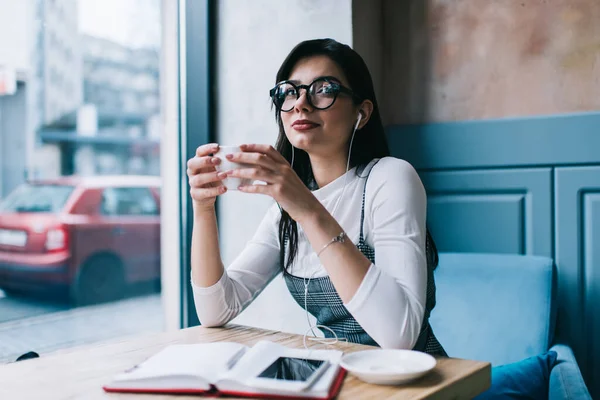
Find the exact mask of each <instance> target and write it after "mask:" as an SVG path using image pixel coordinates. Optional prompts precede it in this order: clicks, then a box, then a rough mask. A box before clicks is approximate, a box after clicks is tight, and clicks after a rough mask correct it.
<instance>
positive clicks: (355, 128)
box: [354, 112, 362, 132]
mask: <svg viewBox="0 0 600 400" xmlns="http://www.w3.org/2000/svg"><path fill="white" fill-rule="evenodd" d="M361 120H362V113H361V112H359V113H358V118H356V124H355V125H354V132H356V130H357V129H358V125H360V121H361Z"/></svg>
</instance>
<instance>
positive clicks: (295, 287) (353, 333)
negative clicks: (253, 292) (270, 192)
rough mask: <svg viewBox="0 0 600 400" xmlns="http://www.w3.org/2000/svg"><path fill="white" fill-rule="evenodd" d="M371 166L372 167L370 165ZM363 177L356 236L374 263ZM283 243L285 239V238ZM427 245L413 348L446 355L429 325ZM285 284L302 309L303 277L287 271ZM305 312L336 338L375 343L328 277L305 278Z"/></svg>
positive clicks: (431, 298) (431, 294) (431, 285)
mask: <svg viewBox="0 0 600 400" xmlns="http://www.w3.org/2000/svg"><path fill="white" fill-rule="evenodd" d="M371 169H372V168H371ZM369 174H370V171H369ZM367 180H368V175H367V179H365V186H364V189H363V196H362V209H361V213H360V237H359V241H358V244H357V245H356V246H357V247H358V249H359V250H360V251H361V252H362V253H363V254H364V255H365V257H367V258H368V259H369V260H370V261H371V262H372V263H375V251H374V250H373V249H372V248H371V247H370V246H369V245H368V244H367V242H366V241H365V238H364V235H363V222H364V217H365V192H366V188H367ZM286 243H287V241H286ZM429 252H430V247H429V243H427V260H428V265H427V300H426V306H425V315H424V317H423V325H422V327H421V332H420V333H419V338H418V339H417V343H416V345H415V347H414V350H419V351H423V352H426V353H429V354H432V355H436V356H447V354H446V352H445V351H444V348H443V347H442V346H441V344H440V343H439V342H438V340H437V338H436V337H435V335H434V334H433V330H432V328H431V326H430V325H429V315H430V314H431V310H433V308H434V307H435V282H434V278H433V269H434V266H433V265H431V262H430V260H431V257H429ZM283 276H284V279H285V282H286V284H287V287H288V289H289V291H290V293H291V295H292V297H293V298H294V300H295V301H296V302H297V303H298V304H299V305H300V307H302V308H304V300H305V298H304V288H305V286H304V285H305V281H308V280H305V279H304V278H302V277H298V276H295V275H292V274H289V273H287V272H286V273H284V274H283ZM306 306H307V311H308V312H309V313H311V314H312V315H313V316H314V317H315V318H316V319H317V324H318V325H325V326H327V327H328V328H330V329H331V330H333V331H334V332H335V333H336V335H337V336H338V338H347V339H348V341H349V342H353V343H361V344H368V345H373V346H377V343H376V342H375V341H374V340H373V339H372V338H371V337H370V336H369V335H368V334H367V333H366V332H365V331H364V329H363V328H362V327H361V326H360V325H359V324H358V322H356V320H355V319H354V318H353V317H352V315H351V314H350V312H348V310H347V309H346V307H344V304H343V302H342V299H340V297H339V295H338V293H337V291H336V290H335V287H334V286H333V284H332V283H331V280H330V279H329V277H328V276H324V277H319V278H312V279H310V281H308V295H307V299H306ZM323 334H324V335H325V337H328V338H333V334H332V333H331V332H329V331H328V330H327V329H324V330H323Z"/></svg>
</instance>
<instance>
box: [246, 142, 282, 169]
mask: <svg viewBox="0 0 600 400" xmlns="http://www.w3.org/2000/svg"><path fill="white" fill-rule="evenodd" d="M240 149H241V150H242V151H244V152H249V153H262V154H264V155H266V156H268V157H269V158H270V159H272V160H273V161H275V162H276V163H286V164H287V163H288V162H287V160H286V159H285V157H283V156H282V155H281V154H280V153H279V152H278V151H277V150H275V148H274V147H273V146H271V145H268V144H243V145H241V146H240Z"/></svg>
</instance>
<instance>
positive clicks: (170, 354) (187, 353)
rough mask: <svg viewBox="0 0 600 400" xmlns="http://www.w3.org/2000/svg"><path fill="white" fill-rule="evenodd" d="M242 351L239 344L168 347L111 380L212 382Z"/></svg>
mask: <svg viewBox="0 0 600 400" xmlns="http://www.w3.org/2000/svg"><path fill="white" fill-rule="evenodd" d="M246 349H247V347H246V346H244V345H243V344H239V343H230V342H223V343H199V344H175V345H169V346H167V347H165V348H164V349H163V350H161V351H160V352H158V353H156V354H155V355H153V356H152V357H150V358H149V359H147V360H146V361H144V362H142V363H140V364H138V365H137V366H135V367H133V368H131V369H130V370H128V371H126V372H125V373H123V374H121V375H119V376H117V377H116V378H115V381H116V382H118V381H124V380H125V381H138V380H150V379H153V378H165V377H182V376H188V377H190V376H193V377H197V378H200V379H202V380H204V381H206V382H208V383H212V382H215V381H217V380H218V378H219V376H220V375H221V374H223V373H225V372H226V371H227V370H228V369H229V361H230V360H231V359H232V358H233V357H234V356H235V355H236V354H238V353H239V352H240V351H245V350H246Z"/></svg>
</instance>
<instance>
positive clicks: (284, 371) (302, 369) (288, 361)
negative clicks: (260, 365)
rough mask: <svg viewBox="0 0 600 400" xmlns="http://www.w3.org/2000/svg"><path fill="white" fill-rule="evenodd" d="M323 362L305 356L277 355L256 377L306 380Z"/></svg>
mask: <svg viewBox="0 0 600 400" xmlns="http://www.w3.org/2000/svg"><path fill="white" fill-rule="evenodd" d="M324 362H325V361H323V360H311V359H307V358H293V357H279V358H278V359H277V360H275V361H274V362H273V364H271V365H269V366H268V367H267V368H266V369H265V370H264V371H263V372H261V373H260V375H258V377H259V378H270V379H277V380H285V381H306V380H308V378H310V376H311V375H312V374H313V373H314V372H315V371H316V370H317V369H319V367H320V366H321V365H322V364H323V363H324Z"/></svg>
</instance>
